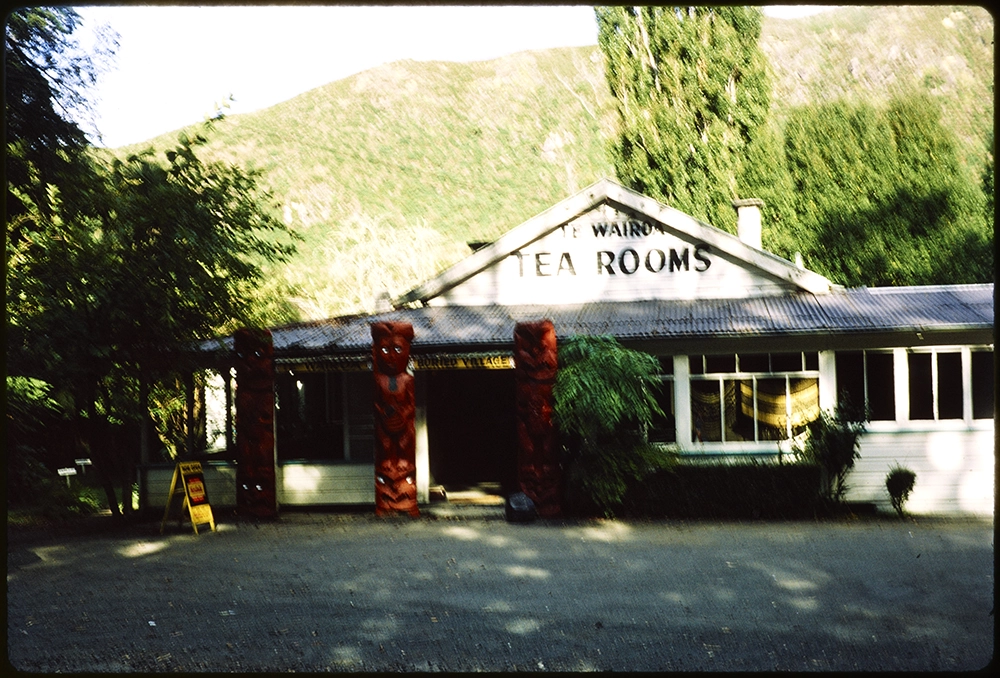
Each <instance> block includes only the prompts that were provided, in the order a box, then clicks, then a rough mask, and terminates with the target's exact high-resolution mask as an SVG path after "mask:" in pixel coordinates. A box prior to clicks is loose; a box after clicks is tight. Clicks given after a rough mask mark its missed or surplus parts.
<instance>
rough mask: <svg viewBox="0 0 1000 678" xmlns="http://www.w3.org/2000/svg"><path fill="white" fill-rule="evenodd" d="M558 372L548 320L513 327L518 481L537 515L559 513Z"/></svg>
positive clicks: (554, 335) (550, 324)
mask: <svg viewBox="0 0 1000 678" xmlns="http://www.w3.org/2000/svg"><path fill="white" fill-rule="evenodd" d="M558 367H559V362H558V354H557V352H556V330H555V327H553V325H552V321H551V320H541V321H539V322H533V323H518V324H517V325H516V326H515V327H514V380H515V389H516V393H517V405H516V411H517V448H518V449H517V479H518V483H519V484H520V486H521V491H522V492H524V493H525V494H526V495H528V497H530V498H531V501H533V502H534V503H535V509H536V510H537V511H538V515H540V516H545V517H549V516H556V515H559V513H560V512H561V503H560V497H559V488H560V469H559V448H558V446H557V441H556V429H555V424H554V423H553V421H552V386H553V385H554V384H555V381H556V370H557V368H558Z"/></svg>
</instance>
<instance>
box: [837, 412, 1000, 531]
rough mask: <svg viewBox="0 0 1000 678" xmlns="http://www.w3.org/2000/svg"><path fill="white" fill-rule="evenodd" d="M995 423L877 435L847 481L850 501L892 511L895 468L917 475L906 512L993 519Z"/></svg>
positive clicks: (865, 442)
mask: <svg viewBox="0 0 1000 678" xmlns="http://www.w3.org/2000/svg"><path fill="white" fill-rule="evenodd" d="M993 431H994V429H993V422H992V421H983V422H977V423H976V427H975V428H971V429H970V428H968V427H962V428H960V427H957V426H956V427H954V428H953V429H952V430H946V429H945V430H935V431H873V432H869V433H866V434H865V435H864V436H863V438H862V440H861V448H860V451H861V458H860V459H859V460H858V461H857V462H856V463H855V466H854V469H853V470H852V471H851V473H850V475H849V476H848V478H847V484H848V486H849V487H848V492H847V494H846V499H847V500H848V501H857V502H873V503H875V504H876V505H877V506H878V507H879V508H880V509H881V510H885V511H890V512H891V511H892V510H893V509H892V504H891V503H890V502H889V493H888V491H887V490H886V489H885V477H886V475H888V473H889V471H890V469H892V467H893V466H894V465H896V464H899V465H900V466H905V467H906V468H908V469H910V470H911V471H913V472H914V473H916V474H917V480H916V483H915V484H914V487H913V492H912V494H911V495H910V498H909V500H908V501H907V502H906V504H905V506H904V509H905V510H906V511H907V512H908V513H913V514H924V515H926V514H936V515H975V516H983V517H986V516H992V515H993V507H994V478H995V461H994V450H993V447H994V437H993V435H994V434H993Z"/></svg>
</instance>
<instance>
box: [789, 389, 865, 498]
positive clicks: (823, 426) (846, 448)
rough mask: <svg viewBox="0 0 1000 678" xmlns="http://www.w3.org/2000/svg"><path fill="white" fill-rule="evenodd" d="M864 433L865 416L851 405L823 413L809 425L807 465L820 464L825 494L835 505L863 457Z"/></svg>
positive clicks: (805, 446)
mask: <svg viewBox="0 0 1000 678" xmlns="http://www.w3.org/2000/svg"><path fill="white" fill-rule="evenodd" d="M864 430H865V421H864V416H863V415H862V414H861V413H859V412H856V411H854V410H853V409H852V408H851V407H850V405H849V404H848V403H843V404H842V405H841V406H840V407H838V408H837V409H836V410H834V411H833V412H832V413H831V412H821V413H820V416H819V417H818V418H817V419H816V420H815V421H813V422H810V424H809V436H808V438H806V441H805V444H804V445H803V448H802V457H803V459H804V460H805V461H806V462H809V463H813V464H817V465H818V466H819V467H820V469H821V470H822V472H823V478H822V485H823V495H824V496H825V498H826V499H827V501H830V502H832V503H835V504H839V503H840V502H842V501H843V499H844V493H845V492H846V491H847V483H846V482H845V481H846V479H847V474H848V473H849V472H850V470H851V469H852V468H854V462H855V461H856V460H858V459H859V458H860V457H861V452H860V451H859V446H860V443H859V439H860V437H861V434H862V433H864Z"/></svg>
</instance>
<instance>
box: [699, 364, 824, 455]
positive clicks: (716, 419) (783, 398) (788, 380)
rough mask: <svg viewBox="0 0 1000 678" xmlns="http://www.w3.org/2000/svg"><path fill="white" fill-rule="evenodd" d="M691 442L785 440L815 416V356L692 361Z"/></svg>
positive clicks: (817, 403)
mask: <svg viewBox="0 0 1000 678" xmlns="http://www.w3.org/2000/svg"><path fill="white" fill-rule="evenodd" d="M689 363H690V368H691V438H692V441H693V442H739V441H756V442H760V441H767V440H787V439H788V438H791V437H794V436H796V435H798V434H799V433H802V432H803V431H804V430H805V427H806V425H807V424H809V422H811V421H813V420H815V419H816V418H817V417H818V416H819V359H818V354H816V353H756V354H734V355H716V356H707V355H706V356H690V358H689Z"/></svg>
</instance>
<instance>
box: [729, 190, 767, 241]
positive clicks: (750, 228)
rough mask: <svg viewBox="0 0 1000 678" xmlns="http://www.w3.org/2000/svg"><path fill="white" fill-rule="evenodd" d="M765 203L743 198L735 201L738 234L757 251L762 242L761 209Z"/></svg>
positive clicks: (757, 199) (758, 199) (759, 200)
mask: <svg viewBox="0 0 1000 678" xmlns="http://www.w3.org/2000/svg"><path fill="white" fill-rule="evenodd" d="M763 206H764V201H763V200H761V199H760V198H742V199H740V200H734V201H733V207H735V208H736V234H737V235H738V236H739V237H740V240H742V241H743V242H744V243H745V244H747V245H750V247H756V248H757V249H763V247H761V240H760V208H761V207H763Z"/></svg>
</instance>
